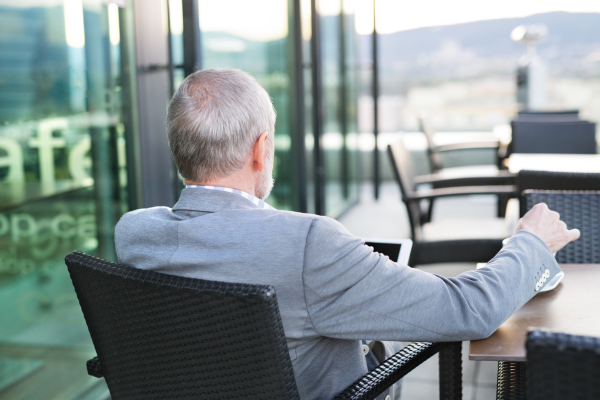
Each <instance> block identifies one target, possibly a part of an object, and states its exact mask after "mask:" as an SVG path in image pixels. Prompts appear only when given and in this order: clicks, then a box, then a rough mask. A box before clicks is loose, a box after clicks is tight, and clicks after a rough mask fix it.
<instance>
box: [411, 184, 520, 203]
mask: <svg viewBox="0 0 600 400" xmlns="http://www.w3.org/2000/svg"><path fill="white" fill-rule="evenodd" d="M471 194H504V195H507V196H508V197H516V196H517V188H516V186H514V185H501V186H461V187H449V188H441V189H428V190H420V191H418V192H416V193H414V194H411V195H410V196H404V200H405V201H411V200H412V201H414V200H427V199H435V198H438V197H450V196H467V195H471Z"/></svg>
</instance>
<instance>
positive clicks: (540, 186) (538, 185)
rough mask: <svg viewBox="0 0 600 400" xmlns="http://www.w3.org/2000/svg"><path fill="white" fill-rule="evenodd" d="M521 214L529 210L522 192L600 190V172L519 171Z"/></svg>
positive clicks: (518, 186) (518, 187) (518, 185)
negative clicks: (531, 190)
mask: <svg viewBox="0 0 600 400" xmlns="http://www.w3.org/2000/svg"><path fill="white" fill-rule="evenodd" d="M517 189H518V193H519V207H520V216H521V217H522V216H523V215H525V213H526V212H527V211H528V210H529V208H530V207H529V208H528V207H527V206H526V204H525V200H524V199H523V195H522V193H523V192H524V191H526V190H529V189H535V190H600V174H592V173H579V172H550V171H527V170H523V171H519V173H518V175H517Z"/></svg>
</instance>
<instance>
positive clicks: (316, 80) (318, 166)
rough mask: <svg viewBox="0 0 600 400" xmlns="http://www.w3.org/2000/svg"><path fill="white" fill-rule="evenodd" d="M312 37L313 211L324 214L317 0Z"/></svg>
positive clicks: (314, 0) (321, 87)
mask: <svg viewBox="0 0 600 400" xmlns="http://www.w3.org/2000/svg"><path fill="white" fill-rule="evenodd" d="M310 7H311V28H312V37H311V40H310V50H311V58H312V84H313V87H312V95H313V135H314V138H315V147H314V160H315V201H316V204H315V212H316V214H319V215H325V179H326V177H325V157H324V154H323V148H322V146H321V139H322V136H323V76H322V68H321V35H320V17H319V14H318V8H317V0H311V2H310Z"/></svg>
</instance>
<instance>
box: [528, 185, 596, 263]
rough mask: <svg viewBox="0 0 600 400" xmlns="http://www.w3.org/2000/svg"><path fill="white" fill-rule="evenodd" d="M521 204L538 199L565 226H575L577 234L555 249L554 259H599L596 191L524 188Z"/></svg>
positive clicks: (537, 201) (573, 260) (573, 261)
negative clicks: (568, 241)
mask: <svg viewBox="0 0 600 400" xmlns="http://www.w3.org/2000/svg"><path fill="white" fill-rule="evenodd" d="M522 196H523V198H524V199H525V201H524V203H525V207H526V209H527V210H529V209H531V207H533V206H534V205H536V204H538V203H546V204H547V205H548V208H550V209H551V210H554V211H556V212H557V213H559V214H560V219H561V220H562V221H564V222H565V223H566V224H567V227H568V228H569V229H572V228H577V229H579V231H580V232H581V236H580V238H579V239H577V240H576V241H574V242H571V243H569V244H567V245H566V246H565V247H563V248H562V249H561V250H559V251H558V252H557V253H556V261H558V262H559V263H563V264H595V263H600V192H598V191H588V192H585V191H551V190H526V191H525V192H523V195H522Z"/></svg>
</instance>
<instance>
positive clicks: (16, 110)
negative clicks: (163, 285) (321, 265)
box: [0, 0, 128, 400]
mask: <svg viewBox="0 0 600 400" xmlns="http://www.w3.org/2000/svg"><path fill="white" fill-rule="evenodd" d="M34 3H35V4H34V5H32V6H29V5H28V3H23V2H14V1H11V2H3V4H2V3H0V81H1V82H2V83H1V84H0V304H2V307H1V308H0V321H2V323H1V324H0V392H1V397H2V398H44V399H57V400H58V399H75V398H76V399H92V398H94V399H97V398H98V396H101V395H103V394H108V392H107V388H106V385H105V383H104V380H99V379H96V378H93V377H90V376H88V375H87V370H86V367H85V361H86V360H87V359H89V358H90V357H91V356H93V355H94V354H95V352H94V349H93V346H92V343H91V339H90V337H89V333H88V330H87V327H86V325H85V321H84V319H83V315H82V313H81V310H80V308H79V303H78V301H77V298H76V296H75V292H74V290H73V286H72V284H71V280H70V278H69V275H68V272H67V269H66V266H65V264H64V257H65V256H66V255H67V254H68V253H70V252H71V251H73V250H81V251H84V252H86V253H89V254H94V255H97V256H99V257H102V258H105V259H108V260H114V259H115V256H114V238H113V230H114V225H115V223H116V221H117V220H118V218H119V217H120V216H121V215H122V214H123V213H124V212H125V211H127V201H128V190H127V171H126V157H125V154H126V152H125V150H126V149H125V137H126V135H125V134H126V132H125V125H124V123H123V121H124V118H123V117H124V116H123V112H122V108H123V101H122V93H123V91H122V83H121V70H122V67H121V60H122V57H121V51H122V49H121V46H120V40H121V32H120V26H123V24H122V23H120V21H121V22H122V20H123V18H122V16H123V15H124V14H123V12H124V11H123V9H119V7H117V6H116V5H115V4H106V3H105V2H103V1H100V0H97V1H91V0H88V1H86V2H85V4H82V1H81V0H64V2H62V1H61V2H57V1H42V0H39V1H36V2H34ZM7 371H8V372H10V374H8V373H7ZM34 372H35V373H34Z"/></svg>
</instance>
